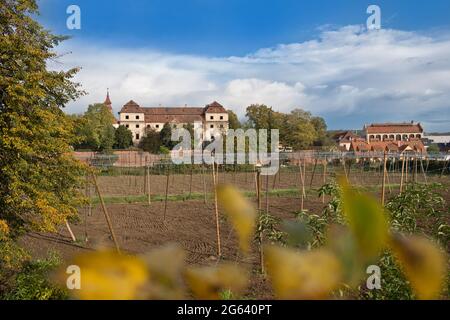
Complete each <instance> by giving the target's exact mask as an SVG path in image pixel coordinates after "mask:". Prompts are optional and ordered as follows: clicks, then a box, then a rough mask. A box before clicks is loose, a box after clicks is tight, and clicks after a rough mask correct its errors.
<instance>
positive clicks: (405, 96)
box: [38, 0, 450, 131]
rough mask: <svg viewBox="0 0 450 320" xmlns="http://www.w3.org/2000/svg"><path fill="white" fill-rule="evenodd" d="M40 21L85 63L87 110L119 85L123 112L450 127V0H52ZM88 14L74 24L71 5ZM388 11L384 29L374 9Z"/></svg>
mask: <svg viewBox="0 0 450 320" xmlns="http://www.w3.org/2000/svg"><path fill="white" fill-rule="evenodd" d="M38 3H39V4H40V6H41V16H40V17H39V18H38V19H39V20H40V21H41V22H42V23H43V24H44V25H45V26H46V27H47V28H49V29H51V30H53V31H55V32H57V33H60V34H67V35H71V36H72V39H70V40H68V41H66V42H65V43H64V44H63V45H61V46H60V47H59V48H58V51H59V52H60V53H61V54H62V56H61V58H59V59H58V62H57V63H53V64H52V67H53V68H69V67H73V66H80V67H82V71H81V72H80V73H79V74H78V76H77V78H76V80H77V81H79V82H81V83H82V85H83V88H84V89H85V90H86V91H87V92H88V95H87V96H85V97H83V98H81V99H80V100H78V101H76V102H74V103H71V104H70V105H68V106H67V112H70V113H80V112H83V111H84V110H85V109H86V107H87V105H88V104H90V103H94V102H102V101H103V100H104V97H105V93H106V88H109V89H110V92H111V99H112V101H113V107H114V110H115V111H116V112H117V111H119V110H120V108H121V106H122V105H123V104H124V103H126V102H127V101H128V100H130V99H133V100H135V101H136V102H138V103H139V104H140V105H141V106H158V105H162V106H169V107H170V106H182V105H184V104H187V105H192V106H203V105H205V104H207V103H209V102H212V101H214V100H217V101H219V102H220V103H221V104H223V105H224V106H225V107H227V108H230V109H232V110H234V111H235V112H236V113H238V115H239V116H240V117H243V116H244V115H245V108H246V107H247V106H248V105H250V104H252V103H264V104H267V105H270V106H272V107H273V108H274V109H275V110H280V111H284V112H288V111H290V110H292V109H293V108H303V109H306V110H309V111H311V112H312V113H313V114H317V115H320V116H323V117H324V118H325V120H326V121H327V124H328V126H329V128H330V129H342V128H349V129H350V128H352V129H353V128H355V129H357V128H361V127H362V125H363V124H364V123H370V122H392V121H410V120H415V121H420V122H421V123H423V124H424V126H425V129H426V130H427V131H450V1H448V0H442V1H404V0H392V1H378V2H368V1H352V2H350V1H345V2H344V1H325V0H322V1H314V2H313V1H289V0H285V1H275V0H274V1H263V0H259V1H250V0H247V1H237V0H227V1H225V0H223V1H222V0H194V1H162V0H160V1H144V0H133V1H118V0H117V1H111V0H110V1H88V0H83V1H66V0H41V1H39V2H38ZM70 4H77V5H78V6H79V7H80V9H81V29H80V30H68V29H67V27H66V19H67V17H68V16H69V15H68V14H66V8H67V7H68V6H69V5H70ZM370 4H377V5H378V6H379V7H380V8H381V24H382V26H381V27H382V28H381V30H371V31H369V30H367V28H366V20H367V18H368V17H369V14H367V13H366V9H367V7H368V5H370Z"/></svg>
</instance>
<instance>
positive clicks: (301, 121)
mask: <svg viewBox="0 0 450 320" xmlns="http://www.w3.org/2000/svg"><path fill="white" fill-rule="evenodd" d="M284 130H286V133H285V134H284V135H283V138H284V142H285V143H286V144H287V145H289V146H291V147H293V148H294V150H301V149H307V148H308V147H310V146H312V144H313V142H314V141H315V140H316V139H317V132H316V129H315V127H314V125H313V123H312V121H311V113H309V112H307V111H304V110H301V109H295V110H293V111H291V113H290V114H289V115H288V116H287V120H286V122H285V125H284Z"/></svg>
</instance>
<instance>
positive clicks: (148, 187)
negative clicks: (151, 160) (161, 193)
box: [147, 165, 152, 205]
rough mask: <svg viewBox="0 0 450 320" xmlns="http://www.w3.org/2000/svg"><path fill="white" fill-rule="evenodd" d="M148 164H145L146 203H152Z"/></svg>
mask: <svg viewBox="0 0 450 320" xmlns="http://www.w3.org/2000/svg"><path fill="white" fill-rule="evenodd" d="M150 182H151V181H150V166H148V165H147V200H148V204H149V205H150V204H152V199H151V192H152V188H151V184H150Z"/></svg>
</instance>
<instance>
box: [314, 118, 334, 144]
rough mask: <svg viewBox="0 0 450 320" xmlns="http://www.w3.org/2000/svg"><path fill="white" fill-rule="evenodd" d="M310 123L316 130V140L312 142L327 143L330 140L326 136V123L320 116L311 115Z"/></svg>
mask: <svg viewBox="0 0 450 320" xmlns="http://www.w3.org/2000/svg"><path fill="white" fill-rule="evenodd" d="M311 124H312V125H313V126H314V129H315V131H316V135H317V136H316V140H315V141H314V144H315V145H317V146H325V145H329V144H330V143H331V141H330V140H329V139H328V136H327V124H326V122H325V120H324V119H323V118H322V117H312V118H311Z"/></svg>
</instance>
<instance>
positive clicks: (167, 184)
mask: <svg viewBox="0 0 450 320" xmlns="http://www.w3.org/2000/svg"><path fill="white" fill-rule="evenodd" d="M166 176H167V177H166V196H165V199H164V216H163V221H164V222H166V214H167V198H168V195H169V179H170V170H169V166H167V173H166Z"/></svg>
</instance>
